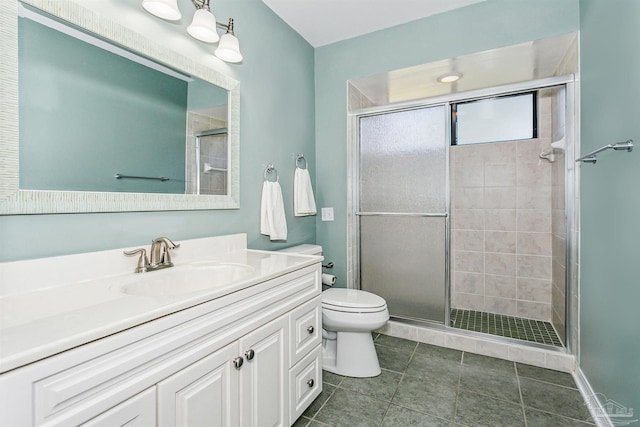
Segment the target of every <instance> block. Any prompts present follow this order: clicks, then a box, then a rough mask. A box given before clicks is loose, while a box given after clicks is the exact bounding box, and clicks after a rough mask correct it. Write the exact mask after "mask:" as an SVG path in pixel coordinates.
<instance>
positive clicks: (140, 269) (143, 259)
mask: <svg viewBox="0 0 640 427" xmlns="http://www.w3.org/2000/svg"><path fill="white" fill-rule="evenodd" d="M138 253H139V254H140V257H139V258H138V266H137V267H136V269H135V270H134V272H135V273H145V272H146V271H147V267H149V258H147V250H146V249H144V248H139V249H134V250H132V251H124V254H125V255H127V256H133V255H136V254H138Z"/></svg>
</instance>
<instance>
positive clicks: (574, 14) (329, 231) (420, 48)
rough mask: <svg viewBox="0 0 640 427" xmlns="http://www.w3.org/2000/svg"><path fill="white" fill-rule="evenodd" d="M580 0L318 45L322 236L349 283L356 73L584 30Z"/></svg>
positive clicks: (490, 9)
mask: <svg viewBox="0 0 640 427" xmlns="http://www.w3.org/2000/svg"><path fill="white" fill-rule="evenodd" d="M578 26H579V10H578V1H577V0H563V1H557V0H536V1H533V0H528V1H523V0H519V1H513V0H487V1H485V2H482V3H478V4H475V5H472V6H468V7H465V8H462V9H457V10H454V11H452V12H449V13H443V14H440V15H435V16H432V17H428V18H425V19H421V20H418V21H414V22H411V23H408V24H405V25H401V26H398V27H393V28H390V29H387V30H382V31H378V32H375V33H372V34H367V35H364V36H361V37H357V38H354V39H350V40H346V41H344V42H339V43H335V44H332V45H328V46H325V47H320V48H318V49H316V60H315V61H316V69H315V74H316V159H317V164H318V166H317V168H318V170H317V172H316V179H317V181H318V182H319V183H320V185H318V190H317V202H318V206H332V207H334V210H335V212H334V216H335V221H334V222H322V221H320V218H318V219H317V229H316V233H317V241H318V243H319V244H321V245H322V246H323V248H324V249H325V257H326V258H327V259H329V260H331V261H334V262H335V264H336V268H335V274H336V275H337V276H338V278H339V281H338V285H339V286H345V285H346V275H347V270H346V260H347V235H346V231H347V212H346V208H347V188H346V185H345V183H346V182H347V172H346V171H347V159H346V152H347V145H346V144H347V122H346V115H347V111H346V105H347V102H346V99H347V92H346V91H347V85H346V81H347V80H349V79H353V78H357V77H362V76H368V75H372V74H377V73H381V72H385V71H390V70H394V69H398V68H403V67H409V66H413V65H418V64H423V63H427V62H431V61H436V60H440V59H446V58H451V57H455V56H459V55H464V54H468V53H472V52H479V51H483V50H487V49H494V48H498V47H503V46H508V45H512V44H516V43H521V42H525V41H529V40H535V39H540V38H544V37H551V36H555V35H560V34H565V33H569V32H572V31H577V30H578Z"/></svg>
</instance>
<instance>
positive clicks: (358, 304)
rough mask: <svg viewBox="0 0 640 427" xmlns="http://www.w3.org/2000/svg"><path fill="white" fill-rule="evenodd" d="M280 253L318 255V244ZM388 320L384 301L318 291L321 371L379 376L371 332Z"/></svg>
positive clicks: (341, 290)
mask: <svg viewBox="0 0 640 427" xmlns="http://www.w3.org/2000/svg"><path fill="white" fill-rule="evenodd" d="M282 251H283V252H290V253H300V254H306V255H322V247H321V246H318V245H308V244H306V245H298V246H293V247H290V248H286V249H283V250H282ZM388 320H389V310H388V309H387V303H386V301H385V300H384V299H383V298H382V297H380V296H378V295H375V294H372V293H371V292H367V291H361V290H357V289H344V288H330V289H327V290H326V291H324V292H322V362H323V369H324V370H326V371H329V372H333V373H334V374H339V375H344V376H347V377H357V378H366V377H375V376H377V375H380V372H381V371H380V364H379V363H378V355H377V354H376V349H375V347H374V345H373V338H372V335H371V332H372V331H374V330H375V329H378V328H381V327H382V326H384V324H385V323H387V321H388Z"/></svg>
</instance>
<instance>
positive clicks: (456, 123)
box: [451, 92, 537, 145]
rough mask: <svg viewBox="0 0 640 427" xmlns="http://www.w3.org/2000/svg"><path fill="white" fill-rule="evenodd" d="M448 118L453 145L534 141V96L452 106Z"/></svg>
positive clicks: (535, 118) (517, 96) (511, 97)
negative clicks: (449, 119)
mask: <svg viewBox="0 0 640 427" xmlns="http://www.w3.org/2000/svg"><path fill="white" fill-rule="evenodd" d="M451 116H452V117H451V118H452V120H451V126H452V129H451V131H452V144H453V145H466V144H481V143H484V142H498V141H515V140H519V139H531V138H536V137H537V112H536V93H535V92H528V93H524V94H517V95H507V96H500V97H496V98H490V99H480V100H474V101H467V102H458V103H454V104H451Z"/></svg>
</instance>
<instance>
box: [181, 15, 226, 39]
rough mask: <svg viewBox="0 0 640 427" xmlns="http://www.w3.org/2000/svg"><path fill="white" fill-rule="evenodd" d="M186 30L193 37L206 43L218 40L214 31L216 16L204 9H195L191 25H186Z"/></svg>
mask: <svg viewBox="0 0 640 427" xmlns="http://www.w3.org/2000/svg"><path fill="white" fill-rule="evenodd" d="M187 32H188V33H189V35H191V37H193V38H194V39H198V40H200V41H203V42H206V43H215V42H217V41H218V40H220V36H219V35H218V32H217V31H216V17H215V16H214V15H213V13H211V12H210V11H208V10H206V9H198V10H196V13H195V14H194V15H193V21H191V25H189V26H188V27H187Z"/></svg>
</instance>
